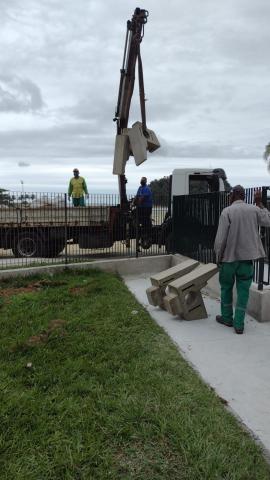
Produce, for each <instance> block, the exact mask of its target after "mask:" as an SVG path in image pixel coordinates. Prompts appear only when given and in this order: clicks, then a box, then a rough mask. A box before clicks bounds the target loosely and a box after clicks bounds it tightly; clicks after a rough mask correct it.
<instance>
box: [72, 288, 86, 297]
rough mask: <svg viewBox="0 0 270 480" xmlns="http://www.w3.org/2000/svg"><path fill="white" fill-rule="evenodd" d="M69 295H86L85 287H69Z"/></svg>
mask: <svg viewBox="0 0 270 480" xmlns="http://www.w3.org/2000/svg"><path fill="white" fill-rule="evenodd" d="M69 293H71V295H81V294H84V295H85V294H86V293H87V287H71V288H70V289H69Z"/></svg>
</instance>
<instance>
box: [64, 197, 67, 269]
mask: <svg viewBox="0 0 270 480" xmlns="http://www.w3.org/2000/svg"><path fill="white" fill-rule="evenodd" d="M64 195H65V265H66V264H67V263H68V259H67V194H66V193H65V194H64Z"/></svg>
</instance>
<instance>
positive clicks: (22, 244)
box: [12, 232, 42, 258]
mask: <svg viewBox="0 0 270 480" xmlns="http://www.w3.org/2000/svg"><path fill="white" fill-rule="evenodd" d="M12 252H13V254H14V256H15V257H25V258H31V257H39V256H41V252H42V241H41V239H40V237H39V235H38V234H37V233H34V232H21V233H19V235H18V236H17V238H16V239H15V243H14V245H13V247H12Z"/></svg>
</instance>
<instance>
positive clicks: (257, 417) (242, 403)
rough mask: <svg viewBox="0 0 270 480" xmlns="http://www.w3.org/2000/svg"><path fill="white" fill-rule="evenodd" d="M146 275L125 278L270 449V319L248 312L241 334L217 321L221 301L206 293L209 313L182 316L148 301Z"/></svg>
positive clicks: (137, 295)
mask: <svg viewBox="0 0 270 480" xmlns="http://www.w3.org/2000/svg"><path fill="white" fill-rule="evenodd" d="M149 276H150V274H147V275H141V276H139V277H138V276H136V277H135V276H127V277H125V278H124V281H125V283H126V285H127V286H128V288H129V289H130V290H131V292H132V293H133V294H134V295H135V297H136V298H137V300H138V301H139V302H140V303H141V304H143V305H144V306H145V307H146V309H147V310H148V312H149V313H150V315H151V316H152V317H153V318H154V319H155V321H156V322H157V323H158V324H159V325H160V326H161V327H163V328H164V329H165V330H166V332H167V333H168V334H169V335H170V337H171V338H172V339H173V341H174V342H175V343H176V344H177V345H178V347H179V349H180V351H181V353H182V354H183V356H184V357H185V358H186V359H187V360H188V361H189V362H190V363H191V364H192V365H193V366H194V368H195V369H196V370H197V371H198V372H199V373H200V375H201V377H202V378H203V379H204V380H205V381H206V382H207V383H208V384H209V385H211V386H212V387H213V388H214V389H215V391H216V392H217V394H218V395H219V396H220V397H222V398H223V399H224V400H226V401H227V402H228V405H229V406H230V407H231V409H232V410H233V411H234V412H235V414H236V415H237V416H239V417H240V418H241V420H242V421H243V423H244V424H245V425H246V426H247V427H248V428H249V429H250V430H251V431H252V432H253V433H254V435H255V436H256V437H257V438H258V439H259V440H260V441H261V442H262V443H263V445H264V447H265V448H266V449H267V450H268V452H269V454H270V323H258V322H257V321H256V320H253V319H252V318H251V317H249V316H247V319H246V323H245V333H244V334H243V335H236V334H235V333H234V330H233V329H232V328H228V327H225V326H223V325H220V324H218V323H217V322H216V321H215V317H216V315H217V314H219V313H220V312H219V302H218V300H215V299H212V298H210V297H209V296H204V299H205V304H206V309H207V312H208V318H207V319H204V320H193V321H186V320H181V319H179V318H177V317H173V316H171V315H170V314H168V313H167V312H165V311H163V310H161V309H160V308H158V307H153V306H152V305H149V304H148V301H147V297H146V293H145V290H146V288H147V287H149V286H150V281H149Z"/></svg>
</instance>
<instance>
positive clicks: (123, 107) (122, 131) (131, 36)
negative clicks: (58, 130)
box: [113, 8, 160, 207]
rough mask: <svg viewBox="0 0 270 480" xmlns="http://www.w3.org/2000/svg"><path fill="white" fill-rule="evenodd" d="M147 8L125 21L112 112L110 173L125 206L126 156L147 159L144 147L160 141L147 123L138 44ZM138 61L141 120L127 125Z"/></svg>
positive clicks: (139, 159) (136, 159)
mask: <svg viewBox="0 0 270 480" xmlns="http://www.w3.org/2000/svg"><path fill="white" fill-rule="evenodd" d="M148 15H149V14H148V11H147V10H144V9H140V8H136V9H135V11H134V14H133V16H132V19H131V20H128V21H127V32H126V40H125V48H124V57H123V64H122V68H121V70H120V84H119V92H118V100H117V106H116V111H115V118H114V121H116V124H117V135H116V142H115V154H114V167H113V173H114V174H115V175H118V182H119V194H120V203H121V206H122V207H125V206H127V205H128V201H127V194H126V183H127V180H126V176H125V165H126V162H127V160H128V158H129V155H130V154H131V155H133V156H134V158H135V162H136V164H137V165H140V163H142V162H143V161H145V160H146V158H147V154H146V150H149V151H154V150H156V149H157V148H159V146H160V145H159V142H158V140H157V138H156V136H155V134H154V132H153V131H151V130H148V129H147V126H146V114H145V95H144V83H143V69H142V61H141V55H140V44H141V41H142V39H143V36H144V25H145V24H146V22H147V18H148ZM137 60H138V77H139V91H140V106H141V116H142V122H141V123H140V122H136V123H135V124H134V125H133V127H132V128H128V120H129V111H130V104H131V99H132V95H133V90H134V83H135V68H136V63H137Z"/></svg>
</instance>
